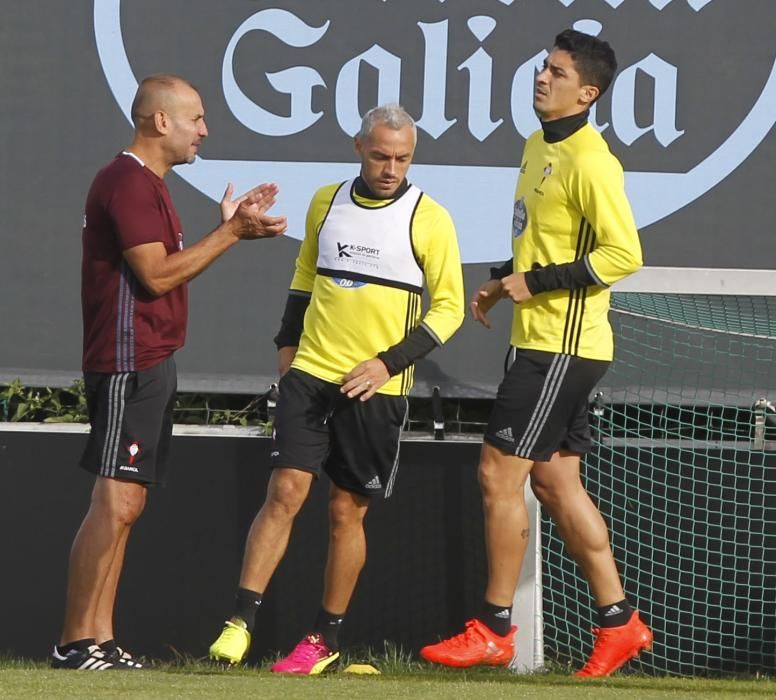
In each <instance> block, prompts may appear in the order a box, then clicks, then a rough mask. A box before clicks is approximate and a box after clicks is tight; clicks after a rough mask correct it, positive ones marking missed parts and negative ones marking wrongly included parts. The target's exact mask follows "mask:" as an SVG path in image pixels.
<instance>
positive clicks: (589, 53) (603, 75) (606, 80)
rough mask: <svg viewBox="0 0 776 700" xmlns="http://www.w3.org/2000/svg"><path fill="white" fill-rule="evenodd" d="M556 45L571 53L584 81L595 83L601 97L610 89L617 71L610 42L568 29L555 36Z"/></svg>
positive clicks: (588, 83) (587, 83)
mask: <svg viewBox="0 0 776 700" xmlns="http://www.w3.org/2000/svg"><path fill="white" fill-rule="evenodd" d="M555 47H556V48H558V49H560V50H561V51H567V52H568V53H569V54H570V55H571V58H572V59H574V65H575V66H576V69H577V72H578V73H579V77H580V78H582V82H583V83H584V84H585V85H595V86H596V87H597V88H598V90H599V91H600V94H599V97H600V96H601V95H603V94H604V93H605V92H606V91H607V90H608V89H609V85H611V82H612V78H613V77H614V74H615V72H616V71H617V58H616V57H615V55H614V49H613V48H612V47H611V46H609V43H608V42H606V41H603V40H601V39H598V38H597V37H594V36H591V35H590V34H584V33H582V32H578V31H576V30H575V29H566V30H565V31H562V32H561V33H560V34H558V36H556V37H555Z"/></svg>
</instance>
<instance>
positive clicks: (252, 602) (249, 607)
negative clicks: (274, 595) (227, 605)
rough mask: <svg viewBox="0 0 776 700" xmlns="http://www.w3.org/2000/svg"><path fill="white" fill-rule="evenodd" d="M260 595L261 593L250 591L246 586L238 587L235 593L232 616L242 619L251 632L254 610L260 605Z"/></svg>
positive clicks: (253, 625)
mask: <svg viewBox="0 0 776 700" xmlns="http://www.w3.org/2000/svg"><path fill="white" fill-rule="evenodd" d="M261 596H262V594H261V593H257V592H256V591H251V590H249V589H248V588H238V589H237V595H235V605H234V617H239V618H240V619H241V620H243V621H244V622H245V626H246V628H247V629H248V632H250V633H251V634H252V633H253V628H254V627H255V626H256V612H257V611H258V609H259V606H260V605H261Z"/></svg>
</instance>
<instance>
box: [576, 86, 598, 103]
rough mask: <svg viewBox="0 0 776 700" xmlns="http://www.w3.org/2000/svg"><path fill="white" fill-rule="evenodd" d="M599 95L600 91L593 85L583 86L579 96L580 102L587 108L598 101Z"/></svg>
mask: <svg viewBox="0 0 776 700" xmlns="http://www.w3.org/2000/svg"><path fill="white" fill-rule="evenodd" d="M600 94H601V91H600V90H599V89H598V88H597V87H596V86H595V85H584V86H583V87H582V94H581V98H582V102H584V103H585V104H586V105H587V106H588V107H589V106H590V105H591V104H593V102H595V101H596V100H597V99H598V96H599V95H600Z"/></svg>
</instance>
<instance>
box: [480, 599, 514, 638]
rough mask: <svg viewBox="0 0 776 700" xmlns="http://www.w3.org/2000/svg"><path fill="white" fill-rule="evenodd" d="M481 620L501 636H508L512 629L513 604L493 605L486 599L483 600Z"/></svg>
mask: <svg viewBox="0 0 776 700" xmlns="http://www.w3.org/2000/svg"><path fill="white" fill-rule="evenodd" d="M480 620H481V621H482V622H484V623H485V624H486V625H487V626H488V627H489V628H490V629H491V631H492V632H495V633H496V634H497V635H498V636H499V637H506V635H508V634H509V630H511V629H512V606H511V605H509V606H506V607H505V606H503V605H492V604H491V603H489V602H488V601H487V600H485V601H483V602H482V610H481V612H480Z"/></svg>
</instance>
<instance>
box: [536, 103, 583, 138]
mask: <svg viewBox="0 0 776 700" xmlns="http://www.w3.org/2000/svg"><path fill="white" fill-rule="evenodd" d="M589 117H590V110H589V109H586V110H585V111H584V112H581V113H580V114H572V115H571V116H570V117H561V118H560V119H553V120H552V121H551V122H542V130H543V131H544V140H545V141H546V142H547V143H557V142H558V141H563V139H567V138H568V137H569V136H571V134H573V133H575V132H577V131H579V130H580V129H581V128H582V127H583V126H584V125H585V124H587V120H588V118H589Z"/></svg>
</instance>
